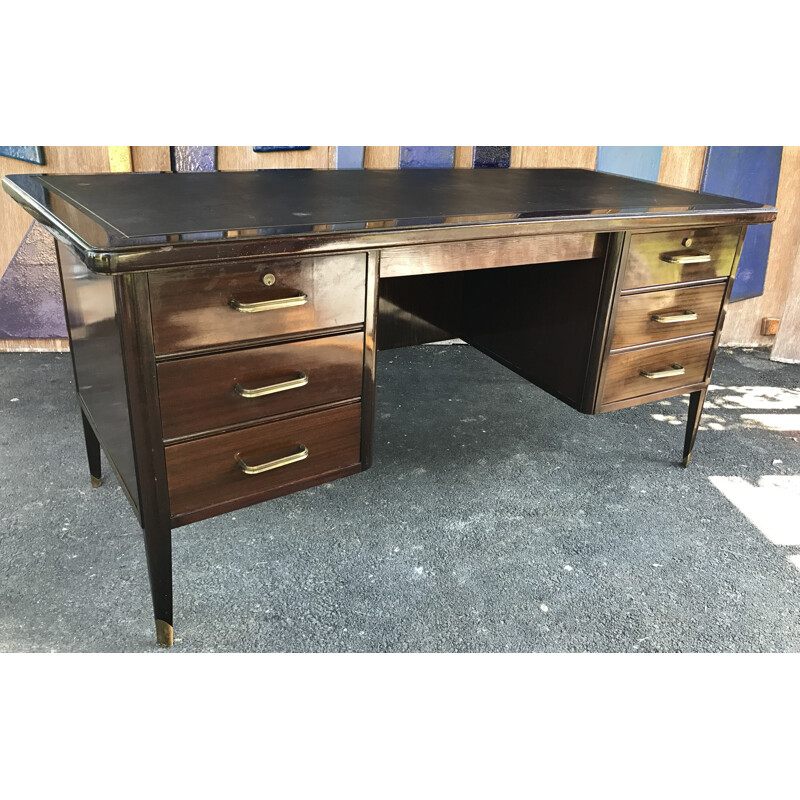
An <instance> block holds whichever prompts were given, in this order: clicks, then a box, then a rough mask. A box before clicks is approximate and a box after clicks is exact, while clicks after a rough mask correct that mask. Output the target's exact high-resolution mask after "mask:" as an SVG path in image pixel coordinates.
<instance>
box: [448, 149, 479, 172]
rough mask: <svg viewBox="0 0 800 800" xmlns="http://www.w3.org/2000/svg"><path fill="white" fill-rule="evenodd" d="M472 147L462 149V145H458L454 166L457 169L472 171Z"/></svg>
mask: <svg viewBox="0 0 800 800" xmlns="http://www.w3.org/2000/svg"><path fill="white" fill-rule="evenodd" d="M473 149H474V148H473V147H472V145H470V146H469V147H462V146H461V145H456V157H455V164H454V165H453V166H454V167H455V168H456V169H472V151H473Z"/></svg>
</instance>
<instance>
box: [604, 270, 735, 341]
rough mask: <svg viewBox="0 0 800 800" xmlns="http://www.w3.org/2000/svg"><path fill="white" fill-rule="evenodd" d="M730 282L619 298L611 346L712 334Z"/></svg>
mask: <svg viewBox="0 0 800 800" xmlns="http://www.w3.org/2000/svg"><path fill="white" fill-rule="evenodd" d="M726 287H727V284H725V283H720V284H716V285H712V286H694V287H691V288H686V289H672V290H667V291H662V292H645V293H644V294H629V295H623V296H622V297H620V298H619V301H618V302H619V310H618V311H617V320H616V323H615V325H614V338H613V340H612V342H611V349H612V350H615V349H617V348H619V347H631V346H633V345H637V344H647V343H648V342H658V341H662V340H665V339H676V338H678V337H680V336H693V335H695V334H698V333H713V331H714V330H715V329H716V327H717V320H718V319H719V311H720V308H721V307H722V298H723V297H724V295H725V289H726Z"/></svg>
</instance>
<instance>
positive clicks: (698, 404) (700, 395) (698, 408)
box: [683, 389, 707, 467]
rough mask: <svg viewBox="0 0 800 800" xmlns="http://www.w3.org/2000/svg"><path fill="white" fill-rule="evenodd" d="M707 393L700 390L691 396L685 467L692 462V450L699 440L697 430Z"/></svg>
mask: <svg viewBox="0 0 800 800" xmlns="http://www.w3.org/2000/svg"><path fill="white" fill-rule="evenodd" d="M706 391H707V389H698V390H697V391H696V392H692V393H691V394H690V395H689V419H688V420H687V422H686V439H685V440H684V443H683V466H684V467H688V466H689V463H690V462H691V460H692V449H693V448H694V440H695V439H696V438H697V429H698V427H700V416H701V414H702V413H703V403H705V400H706Z"/></svg>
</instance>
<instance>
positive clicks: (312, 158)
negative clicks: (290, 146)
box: [217, 146, 335, 171]
mask: <svg viewBox="0 0 800 800" xmlns="http://www.w3.org/2000/svg"><path fill="white" fill-rule="evenodd" d="M333 151H335V148H334V147H328V146H324V147H312V148H310V149H309V150H287V151H284V152H280V151H278V152H275V153H256V152H254V150H253V148H252V147H230V146H224V147H218V148H217V169H219V170H220V171H226V170H228V171H232V170H251V169H298V168H300V169H302V168H305V169H329V168H330V166H331V164H332V163H333V161H332V159H335V154H334V152H333Z"/></svg>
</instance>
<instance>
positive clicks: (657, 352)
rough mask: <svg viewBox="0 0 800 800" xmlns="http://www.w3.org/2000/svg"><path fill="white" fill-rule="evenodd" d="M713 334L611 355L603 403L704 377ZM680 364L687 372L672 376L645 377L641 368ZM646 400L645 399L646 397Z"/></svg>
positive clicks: (651, 369) (659, 368) (658, 369)
mask: <svg viewBox="0 0 800 800" xmlns="http://www.w3.org/2000/svg"><path fill="white" fill-rule="evenodd" d="M713 339H714V337H713V335H709V336H703V337H701V338H699V339H688V340H686V341H678V342H673V343H671V344H663V345H657V346H655V347H644V348H641V349H638V350H623V351H621V352H619V353H612V354H611V355H610V356H609V357H608V365H607V367H606V377H605V386H604V388H603V403H613V402H615V401H617V400H624V399H627V398H632V397H640V396H643V395H647V394H649V393H651V392H663V391H665V390H671V389H678V388H680V387H682V386H689V385H691V384H695V383H699V382H701V381H702V380H704V379H705V374H706V367H707V366H708V358H709V355H710V354H711V343H712V341H713ZM673 366H681V367H683V368H684V370H685V372H684V373H683V374H682V375H676V376H673V377H669V378H646V377H645V376H644V375H642V374H641V373H642V371H648V372H658V371H661V370H668V369H670V368H671V367H673ZM643 402H646V401H643Z"/></svg>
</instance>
